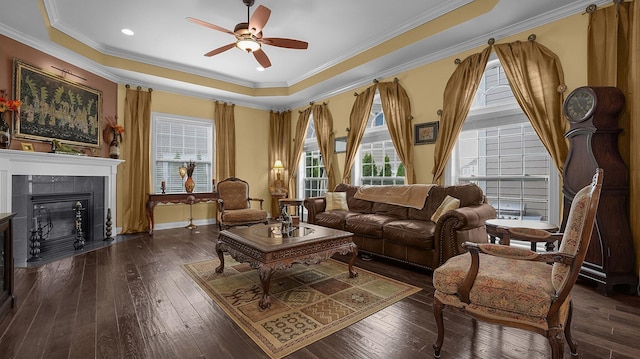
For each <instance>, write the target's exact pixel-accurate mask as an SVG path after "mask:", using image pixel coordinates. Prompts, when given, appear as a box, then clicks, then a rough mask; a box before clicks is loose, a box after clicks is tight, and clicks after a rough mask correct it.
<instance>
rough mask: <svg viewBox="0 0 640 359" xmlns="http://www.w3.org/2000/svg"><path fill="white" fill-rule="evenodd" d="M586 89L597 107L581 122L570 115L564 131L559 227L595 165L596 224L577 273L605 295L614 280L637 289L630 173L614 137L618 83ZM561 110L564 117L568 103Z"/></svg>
mask: <svg viewBox="0 0 640 359" xmlns="http://www.w3.org/2000/svg"><path fill="white" fill-rule="evenodd" d="M588 89H591V90H592V91H593V92H594V93H595V104H594V106H595V109H594V110H593V111H592V113H591V115H590V116H589V117H588V118H586V119H584V120H582V121H579V122H578V121H576V120H575V119H569V122H570V124H571V127H570V129H569V131H568V132H567V133H566V134H565V137H566V138H567V139H568V140H569V154H568V156H567V160H566V162H565V164H564V179H563V186H562V192H563V194H564V213H563V219H562V226H561V230H564V227H565V224H566V221H567V216H568V214H569V213H568V212H569V208H570V207H571V202H572V200H573V198H574V197H575V194H576V193H577V192H578V191H579V190H580V189H581V188H583V187H584V186H586V185H588V184H589V183H591V179H592V177H593V175H594V173H595V171H596V168H602V169H604V181H603V184H602V192H601V195H600V205H599V207H598V212H597V214H596V223H595V226H594V229H593V234H592V237H591V242H590V243H589V249H588V251H587V255H586V258H585V260H584V264H583V265H582V270H581V272H580V275H581V276H582V277H584V278H588V279H590V280H592V281H594V282H595V283H597V286H598V291H600V292H601V293H602V294H605V295H610V294H612V291H613V288H614V286H616V285H618V284H627V285H629V289H630V290H634V291H635V288H636V285H637V284H638V277H637V276H636V274H635V255H634V253H635V252H634V249H633V240H632V237H631V227H630V225H629V216H628V213H629V212H628V209H629V207H628V205H629V204H628V201H629V180H628V176H629V174H628V171H627V167H626V165H625V164H624V161H623V160H622V157H621V156H620V152H619V150H618V137H619V135H620V132H622V129H621V128H620V127H618V119H619V117H620V114H621V113H622V111H623V109H624V105H625V98H624V94H623V93H622V91H620V90H619V89H618V88H616V87H588V88H587V90H588ZM579 90H581V89H576V90H575V91H579ZM575 91H574V92H575ZM565 106H566V103H565ZM564 113H565V116H567V112H566V108H565V109H564ZM567 118H568V117H567Z"/></svg>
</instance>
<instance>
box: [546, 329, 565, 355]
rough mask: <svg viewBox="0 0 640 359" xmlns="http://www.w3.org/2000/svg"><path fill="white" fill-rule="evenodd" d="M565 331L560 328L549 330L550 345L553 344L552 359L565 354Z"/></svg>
mask: <svg viewBox="0 0 640 359" xmlns="http://www.w3.org/2000/svg"><path fill="white" fill-rule="evenodd" d="M563 335H564V333H561V332H560V329H559V328H554V329H551V330H549V331H547V336H548V339H549V345H550V346H551V359H562V357H563V356H564V338H563V337H562V336H563Z"/></svg>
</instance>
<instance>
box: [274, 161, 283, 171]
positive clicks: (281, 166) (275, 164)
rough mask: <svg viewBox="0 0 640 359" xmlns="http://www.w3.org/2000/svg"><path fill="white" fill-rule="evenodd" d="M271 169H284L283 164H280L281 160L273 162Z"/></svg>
mask: <svg viewBox="0 0 640 359" xmlns="http://www.w3.org/2000/svg"><path fill="white" fill-rule="evenodd" d="M273 169H274V170H282V169H284V165H283V164H282V161H280V160H276V162H275V163H274V164H273Z"/></svg>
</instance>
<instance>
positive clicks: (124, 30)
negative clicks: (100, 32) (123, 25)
mask: <svg viewBox="0 0 640 359" xmlns="http://www.w3.org/2000/svg"><path fill="white" fill-rule="evenodd" d="M120 31H122V33H123V34H125V35H129V36H133V31H132V30H131V29H122V30H120Z"/></svg>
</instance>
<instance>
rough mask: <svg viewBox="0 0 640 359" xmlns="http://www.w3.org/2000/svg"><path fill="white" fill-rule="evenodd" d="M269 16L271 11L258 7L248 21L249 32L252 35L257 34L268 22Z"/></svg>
mask: <svg viewBox="0 0 640 359" xmlns="http://www.w3.org/2000/svg"><path fill="white" fill-rule="evenodd" d="M269 16H271V10H269V9H268V8H267V7H265V6H262V5H260V6H258V8H257V9H256V11H254V12H253V15H251V18H250V19H249V31H251V33H252V34H257V33H259V32H260V31H262V28H263V27H264V25H266V23H267V21H269Z"/></svg>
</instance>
